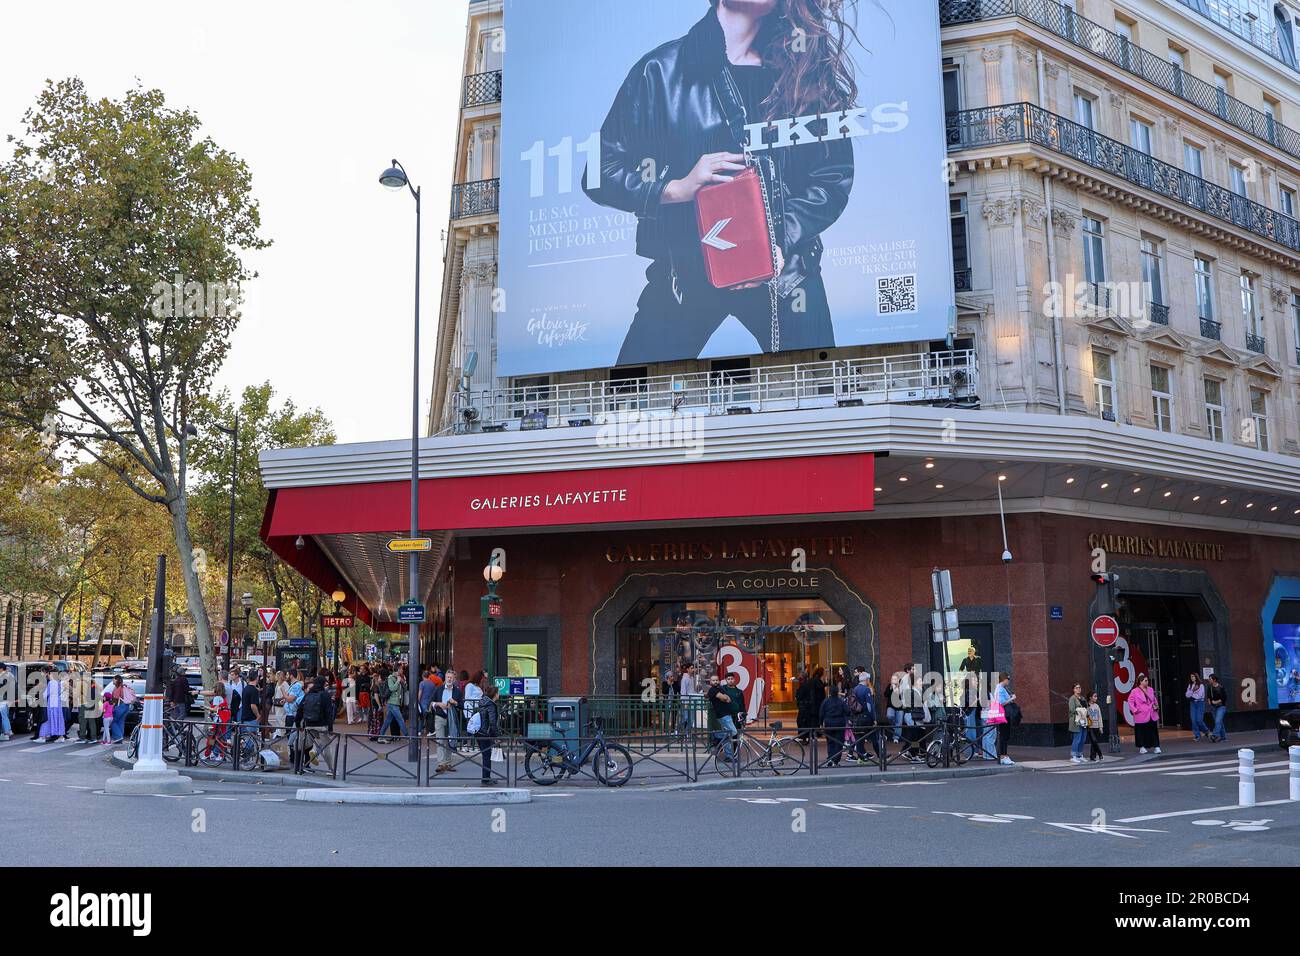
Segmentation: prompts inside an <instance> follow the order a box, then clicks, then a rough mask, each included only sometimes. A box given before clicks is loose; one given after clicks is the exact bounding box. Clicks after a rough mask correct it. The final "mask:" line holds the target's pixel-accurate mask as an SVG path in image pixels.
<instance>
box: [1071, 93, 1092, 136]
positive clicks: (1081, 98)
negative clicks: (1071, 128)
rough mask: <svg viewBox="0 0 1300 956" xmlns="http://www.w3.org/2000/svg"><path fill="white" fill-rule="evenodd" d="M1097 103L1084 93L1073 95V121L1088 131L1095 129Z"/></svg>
mask: <svg viewBox="0 0 1300 956" xmlns="http://www.w3.org/2000/svg"><path fill="white" fill-rule="evenodd" d="M1096 103H1097V101H1096V100H1095V99H1093V98H1092V97H1091V96H1088V95H1087V94H1085V93H1075V94H1074V121H1075V122H1076V123H1078V124H1079V125H1080V126H1085V127H1087V128H1088V129H1096V128H1097V126H1096V124H1095V122H1094V119H1093V118H1094V115H1095V113H1096Z"/></svg>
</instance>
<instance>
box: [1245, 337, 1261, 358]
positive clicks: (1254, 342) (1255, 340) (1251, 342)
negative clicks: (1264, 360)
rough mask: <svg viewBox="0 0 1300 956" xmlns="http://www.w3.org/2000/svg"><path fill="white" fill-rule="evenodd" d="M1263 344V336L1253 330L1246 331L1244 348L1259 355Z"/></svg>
mask: <svg viewBox="0 0 1300 956" xmlns="http://www.w3.org/2000/svg"><path fill="white" fill-rule="evenodd" d="M1264 344H1265V343H1264V336H1262V335H1256V334H1255V333H1254V332H1247V333H1246V348H1248V349H1249V350H1250V351H1252V352H1258V353H1259V354H1260V355H1263V354H1264Z"/></svg>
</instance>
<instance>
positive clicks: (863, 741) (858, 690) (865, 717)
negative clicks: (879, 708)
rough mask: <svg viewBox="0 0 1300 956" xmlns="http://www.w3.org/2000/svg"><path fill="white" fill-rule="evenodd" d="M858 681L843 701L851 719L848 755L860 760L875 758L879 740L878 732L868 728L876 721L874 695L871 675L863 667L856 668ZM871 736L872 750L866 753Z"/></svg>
mask: <svg viewBox="0 0 1300 956" xmlns="http://www.w3.org/2000/svg"><path fill="white" fill-rule="evenodd" d="M857 673H858V683H857V686H856V687H854V688H853V692H852V693H851V694H849V696H848V699H847V700H846V701H845V703H846V704H847V705H848V708H849V716H850V718H851V719H852V721H853V738H854V740H853V753H852V754H850V755H849V757H850V759H856V760H858V761H860V762H865V761H867V760H875V759H877V758H876V753H878V752H879V748H880V741H879V740H878V739H877V738H878V732H877V731H874V730H869V728H870V727H871V726H872V725H873V724H875V722H876V695H875V691H873V690H872V688H871V675H870V674H868V673H867V672H866V670H865V669H862V668H859V669H858V672H857ZM868 736H870V738H871V749H872V751H874V752H873V753H871V754H870V755H868V754H867V737H868Z"/></svg>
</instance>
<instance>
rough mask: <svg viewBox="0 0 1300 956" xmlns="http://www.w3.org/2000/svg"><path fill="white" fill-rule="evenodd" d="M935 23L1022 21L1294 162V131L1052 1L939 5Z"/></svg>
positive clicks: (954, 0) (977, 0)
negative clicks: (1079, 48) (1117, 68)
mask: <svg viewBox="0 0 1300 956" xmlns="http://www.w3.org/2000/svg"><path fill="white" fill-rule="evenodd" d="M939 17H940V20H941V22H942V23H943V24H945V25H951V24H958V23H970V22H973V21H979V20H993V19H997V18H1000V17H1019V18H1020V19H1022V20H1027V21H1028V22H1030V23H1033V24H1035V25H1036V26H1040V27H1042V28H1043V29H1045V30H1048V31H1050V32H1051V33H1053V34H1055V35H1056V36H1058V37H1060V38H1061V39H1063V40H1065V41H1067V42H1068V43H1072V44H1073V45H1075V46H1077V47H1081V48H1082V49H1085V50H1088V51H1090V52H1092V53H1094V54H1096V55H1097V56H1099V57H1101V58H1102V59H1103V60H1105V61H1106V62H1108V63H1111V64H1113V65H1115V66H1117V67H1119V68H1120V69H1121V70H1125V71H1127V72H1129V73H1132V74H1133V75H1134V76H1139V77H1141V78H1142V79H1144V80H1146V81H1148V82H1149V83H1152V84H1154V85H1155V86H1158V87H1160V89H1162V90H1164V91H1165V92H1166V93H1168V94H1170V95H1171V96H1176V97H1178V99H1180V100H1184V101H1185V102H1188V103H1191V104H1192V105H1193V106H1197V107H1200V108H1201V109H1203V110H1205V111H1206V112H1207V113H1210V114H1212V115H1214V116H1217V117H1219V119H1221V120H1223V121H1224V122H1225V123H1229V124H1231V125H1232V126H1235V127H1237V128H1238V129H1240V130H1242V131H1243V132H1245V133H1249V134H1250V135H1251V136H1254V137H1255V138H1257V139H1260V140H1263V141H1264V142H1266V143H1271V144H1272V145H1274V146H1276V147H1277V148H1278V149H1281V150H1283V151H1285V152H1287V153H1290V154H1291V155H1292V156H1295V157H1297V158H1300V131H1296V130H1294V129H1291V128H1290V127H1289V126H1284V125H1282V124H1281V123H1279V122H1277V121H1276V120H1274V119H1273V118H1272V117H1271V116H1269V115H1268V114H1267V113H1265V112H1264V111H1263V110H1258V109H1256V108H1255V107H1253V106H1250V105H1249V104H1247V103H1243V102H1242V101H1241V100H1239V99H1237V98H1235V97H1232V96H1229V95H1228V94H1227V93H1226V92H1224V91H1223V90H1220V89H1219V88H1218V87H1217V86H1215V85H1214V84H1212V83H1206V82H1205V81H1204V80H1202V79H1199V78H1198V77H1195V76H1193V75H1192V74H1190V73H1188V72H1187V71H1186V70H1184V69H1182V68H1181V67H1179V66H1177V65H1176V64H1174V63H1170V62H1169V60H1168V59H1167V58H1166V57H1162V56H1158V55H1157V54H1155V53H1152V52H1151V51H1150V50H1147V49H1144V48H1143V47H1140V46H1138V45H1137V44H1135V43H1134V42H1133V41H1132V40H1130V39H1128V38H1127V37H1123V36H1120V35H1119V34H1118V33H1115V32H1114V31H1112V30H1108V29H1106V28H1105V27H1103V26H1101V25H1100V24H1098V23H1094V22H1093V21H1092V20H1089V19H1087V18H1086V17H1081V16H1079V15H1078V14H1077V13H1075V12H1074V11H1073V10H1071V9H1070V8H1069V7H1066V6H1064V5H1062V4H1060V3H1057V2H1056V0H939Z"/></svg>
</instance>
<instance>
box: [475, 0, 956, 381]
mask: <svg viewBox="0 0 1300 956" xmlns="http://www.w3.org/2000/svg"><path fill="white" fill-rule="evenodd" d="M505 23H506V43H507V52H506V55H505V58H504V63H505V67H504V74H505V75H504V88H505V90H506V91H507V92H506V95H505V96H504V97H503V104H502V108H503V113H502V134H501V193H500V196H501V207H500V229H501V232H500V250H499V276H498V285H499V289H498V295H497V296H496V297H495V302H494V309H495V310H496V313H497V316H496V318H497V330H498V366H497V372H498V374H500V375H502V376H516V375H526V374H536V373H545V372H555V371H563V370H575V369H587V368H604V367H613V366H639V365H644V364H647V363H652V362H664V361H675V360H681V359H695V358H702V357H716V356H744V355H756V354H760V353H777V352H789V351H793V350H808V349H825V348H830V347H834V346H847V345H869V344H878V343H890V342H910V341H926V340H930V339H940V338H943V337H944V336H945V335H946V334H947V332H948V328H949V313H950V310H951V307H952V304H953V277H952V251H951V237H950V229H951V227H950V223H949V215H948V188H947V182H946V165H945V146H944V143H945V139H944V107H943V96H942V84H941V69H940V61H939V18H938V5H937V4H935V3H917V2H915V0H835V2H829V3H827V2H816V0H655V2H654V3H652V4H651V3H632V2H630V0H629V2H617V3H593V2H591V0H506V3H505Z"/></svg>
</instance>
